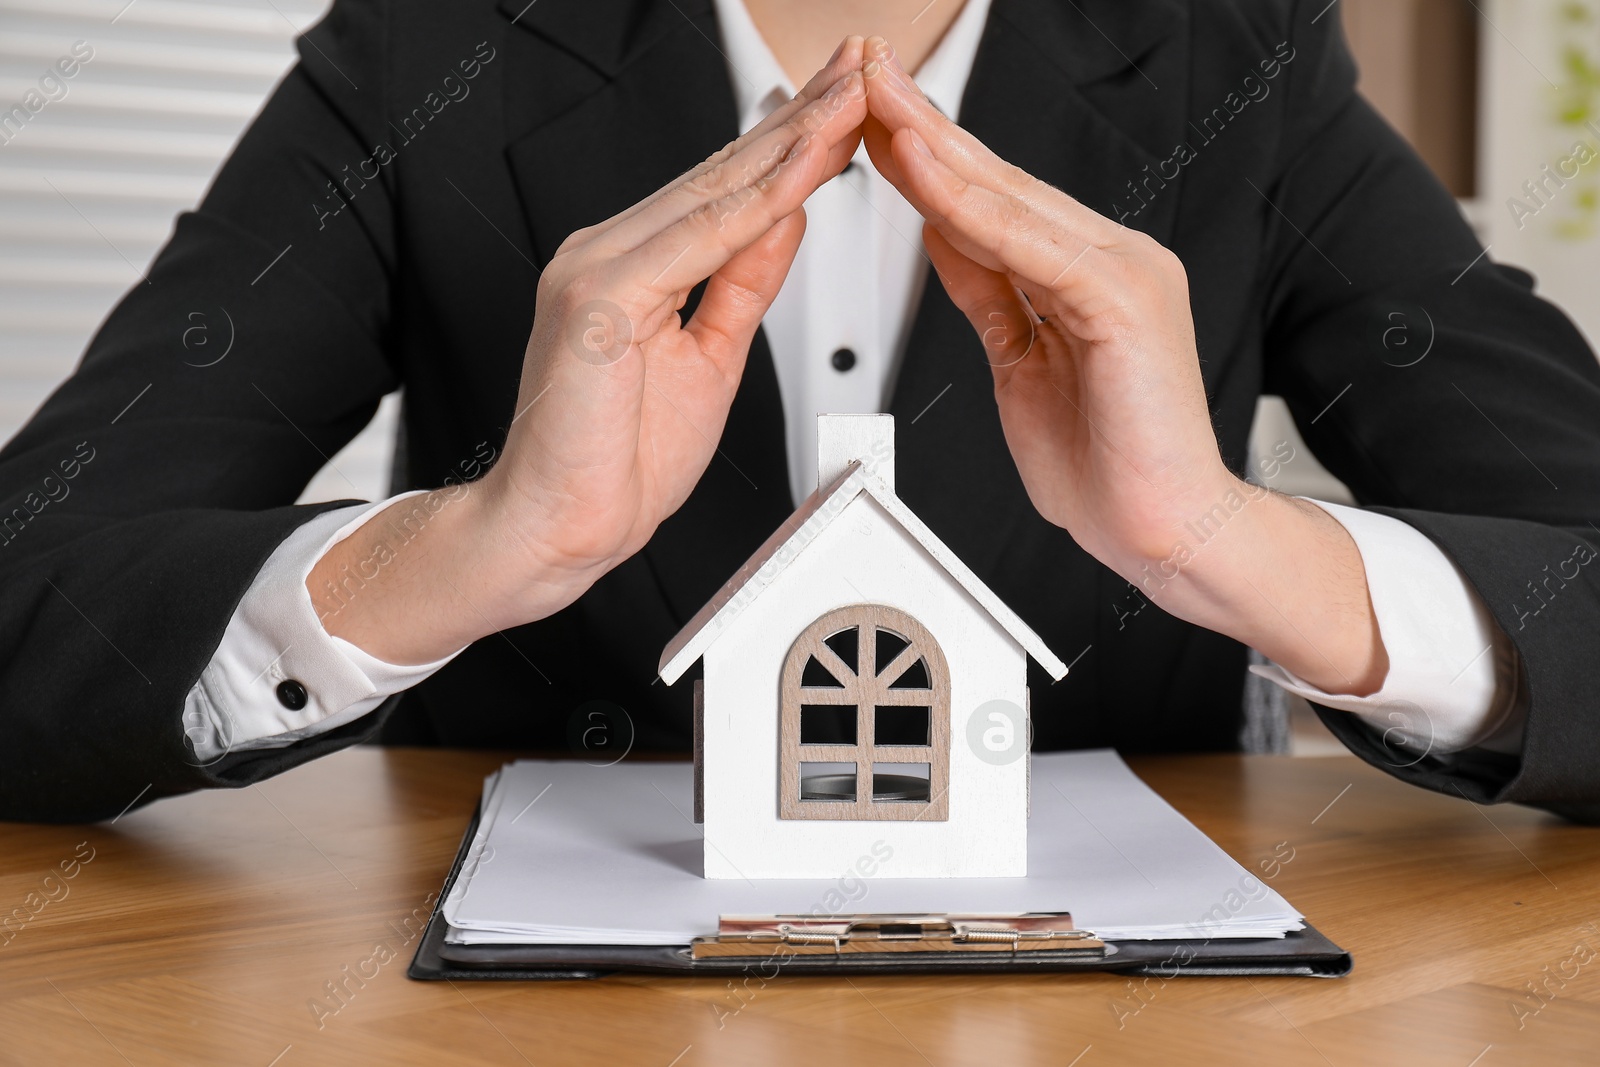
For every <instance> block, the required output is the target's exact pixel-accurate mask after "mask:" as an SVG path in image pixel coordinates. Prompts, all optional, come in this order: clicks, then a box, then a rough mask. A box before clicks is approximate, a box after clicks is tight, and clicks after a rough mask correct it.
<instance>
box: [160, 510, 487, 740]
mask: <svg viewBox="0 0 1600 1067" xmlns="http://www.w3.org/2000/svg"><path fill="white" fill-rule="evenodd" d="M418 495H420V491H419V492H416V493H405V494H402V495H400V496H396V497H391V498H390V499H388V500H383V501H379V502H378V503H376V504H358V505H355V506H352V507H348V508H339V509H337V510H335V511H329V512H325V513H324V514H321V515H318V516H317V517H316V518H314V519H312V520H311V521H309V522H307V523H305V524H304V525H303V526H301V527H300V528H299V529H297V530H295V532H294V533H292V534H290V535H289V537H288V538H286V539H285V540H284V542H283V543H282V544H281V545H279V546H278V547H277V549H276V550H274V552H273V553H272V555H271V556H270V557H268V559H267V562H266V563H265V565H263V566H262V568H261V570H260V572H259V573H257V575H256V577H255V581H253V582H252V583H251V584H250V588H249V589H247V590H246V591H245V594H244V597H243V598H242V599H241V600H240V601H239V605H238V607H237V608H235V609H234V613H233V618H231V619H230V620H228V626H227V629H226V630H225V631H224V632H223V635H222V642H221V643H220V644H219V645H218V646H217V650H216V652H215V653H214V654H213V655H212V657H211V662H210V663H209V664H207V665H206V669H205V670H204V671H203V672H201V675H200V680H199V681H198V682H196V683H195V685H194V688H192V689H190V690H189V693H188V696H187V697H186V699H185V701H184V714H183V724H184V736H185V737H187V738H188V740H189V743H190V744H191V745H192V746H193V748H194V754H195V759H196V760H197V761H199V762H200V764H201V765H202V766H204V765H207V764H210V763H214V762H216V761H217V760H219V759H221V758H222V757H223V756H226V755H227V754H228V753H230V752H241V751H249V750H252V749H263V748H284V747H287V746H288V745H291V744H293V743H294V742H296V741H301V740H304V739H305V738H308V737H313V736H315V735H317V734H322V733H326V732H328V731H329V730H333V729H336V728H337V727H340V726H343V725H345V724H346V723H349V722H353V721H354V720H356V719H358V718H360V717H361V716H362V715H365V714H367V713H368V712H370V711H371V710H373V709H374V708H376V707H377V706H378V705H379V704H381V703H383V701H384V700H385V699H387V698H388V697H390V696H392V695H393V694H395V693H398V692H401V691H402V690H405V689H409V688H411V687H412V686H414V685H416V684H417V683H419V682H421V681H422V680H423V679H425V678H427V677H429V676H430V675H432V674H433V673H434V672H435V671H437V670H438V669H439V668H440V667H443V666H444V665H445V664H446V663H449V662H450V661H451V660H452V659H454V658H455V657H456V656H457V655H459V654H460V650H459V649H458V650H457V651H456V652H452V653H451V654H450V655H448V656H446V657H444V658H443V659H440V660H436V661H435V662H433V663H425V664H422V665H420V666H400V665H397V664H393V663H387V662H385V661H383V660H380V659H378V658H376V657H375V656H372V655H369V654H368V653H366V652H364V651H363V650H361V649H360V648H357V647H356V646H355V645H353V644H351V643H350V642H348V641H346V640H344V639H342V638H339V637H334V636H332V635H331V634H329V633H328V632H327V631H326V630H325V629H323V627H322V621H321V620H320V619H319V618H318V617H317V613H316V611H315V609H314V608H313V607H312V605H311V596H310V594H308V593H307V592H306V576H307V575H309V574H310V573H311V569H312V568H313V567H315V566H316V564H317V561H318V560H320V559H321V558H322V557H323V555H324V554H326V553H327V551H328V549H330V548H331V547H333V546H334V545H336V544H338V543H339V542H340V541H342V540H344V539H345V538H346V537H348V536H349V535H350V534H351V533H353V532H355V530H357V529H358V528H360V527H361V526H362V524H364V523H365V522H366V521H367V520H368V519H370V518H371V517H372V516H373V515H375V514H377V513H378V512H380V511H382V510H383V509H385V508H387V507H389V506H390V505H391V504H393V503H395V502H396V501H399V500H404V499H407V498H408V497H412V496H418ZM361 584H362V582H361V579H360V578H359V577H358V576H357V575H355V574H351V575H349V576H347V578H346V582H345V585H346V592H347V593H348V594H349V595H350V596H359V595H360V585H361ZM285 683H292V686H290V685H286V684H285ZM280 687H283V688H284V692H283V693H282V694H280ZM285 698H287V699H285ZM295 704H299V705H300V706H299V707H295V706H293V705H295Z"/></svg>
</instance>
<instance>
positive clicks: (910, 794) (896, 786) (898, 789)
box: [872, 763, 933, 804]
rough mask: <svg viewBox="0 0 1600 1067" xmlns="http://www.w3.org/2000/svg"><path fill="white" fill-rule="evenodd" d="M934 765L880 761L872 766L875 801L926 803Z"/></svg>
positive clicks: (873, 796)
mask: <svg viewBox="0 0 1600 1067" xmlns="http://www.w3.org/2000/svg"><path fill="white" fill-rule="evenodd" d="M932 769H933V768H932V766H931V765H930V764H927V763H878V764H874V765H873V768H872V799H873V802H874V803H888V802H891V801H895V802H899V803H912V804H926V803H927V802H928V796H929V789H928V783H929V779H930V778H931V776H932V775H931V772H932Z"/></svg>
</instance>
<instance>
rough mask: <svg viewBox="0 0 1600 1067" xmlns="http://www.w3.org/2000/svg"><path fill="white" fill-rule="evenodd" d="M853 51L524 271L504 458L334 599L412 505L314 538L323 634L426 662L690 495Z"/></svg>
mask: <svg viewBox="0 0 1600 1067" xmlns="http://www.w3.org/2000/svg"><path fill="white" fill-rule="evenodd" d="M861 49H862V42H861V39H860V38H850V39H848V40H846V41H845V43H844V44H842V45H841V46H840V48H839V51H838V52H836V53H835V54H834V57H833V59H832V60H830V61H829V64H828V65H827V66H826V67H825V68H823V70H822V71H820V72H819V73H818V74H817V75H816V77H814V78H813V79H812V80H811V82H810V83H808V84H807V86H806V88H805V89H804V90H802V91H801V92H800V93H799V94H797V95H796V97H795V99H794V100H793V101H791V102H790V103H789V104H788V105H786V106H785V107H784V108H782V109H780V110H779V111H778V112H776V113H774V114H773V115H772V116H771V117H770V118H769V119H768V120H767V121H766V122H763V123H762V124H761V125H759V126H757V127H756V128H755V129H753V130H751V131H750V132H749V133H747V134H746V135H745V136H743V137H741V138H739V139H738V140H737V141H735V142H733V143H732V144H730V145H729V146H727V147H726V148H725V149H723V150H722V151H721V152H718V153H717V154H716V155H714V156H712V157H711V158H710V159H708V160H707V161H706V162H705V163H703V164H701V165H700V166H699V167H697V168H695V169H694V170H692V171H691V172H689V173H688V174H686V175H684V176H683V177H682V178H680V179H678V180H677V181H675V182H673V183H671V184H670V185H668V186H667V187H665V188H663V189H662V190H660V191H658V192H657V193H656V194H654V195H653V196H651V197H649V198H647V199H645V200H643V201H641V202H640V203H638V204H636V205H635V206H633V207H632V208H630V209H628V210H627V211H624V212H623V213H621V214H620V215H617V216H615V217H614V218H611V219H608V220H607V221H605V222H603V223H600V224H599V225H596V226H591V227H589V228H588V229H584V230H580V231H578V232H577V233H574V234H573V235H572V236H570V237H569V238H567V240H566V241H565V242H564V243H563V244H562V245H561V247H560V248H559V249H558V250H557V252H556V254H555V256H554V257H552V259H551V261H550V263H549V264H548V265H547V266H546V267H545V270H544V272H543V274H542V275H541V277H540V280H539V285H538V294H537V300H536V310H535V315H534V325H533V331H532V335H531V337H530V338H529V341H528V348H527V353H526V356H525V359H524V363H523V376H522V383H521V387H520V392H519V395H518V397H517V403H516V417H515V419H514V420H513V423H512V426H511V429H510V433H509V436H508V438H507V440H506V446H505V451H504V454H503V456H502V458H501V460H500V461H499V463H497V464H496V465H495V466H494V467H493V469H491V470H490V472H489V473H488V475H487V476H485V477H484V478H483V479H482V480H481V481H480V482H477V483H474V484H472V485H471V486H469V487H467V491H465V492H462V491H461V490H460V489H459V487H458V489H457V490H456V491H445V493H446V494H447V495H448V496H450V497H452V498H453V499H450V500H449V501H448V502H446V503H445V504H444V506H442V507H438V509H437V511H436V512H435V513H433V514H432V515H431V518H430V519H429V520H428V522H427V524H426V526H425V528H424V529H423V532H422V535H420V536H416V537H415V538H414V540H412V541H411V542H410V543H408V544H406V545H405V546H404V548H400V549H395V550H394V551H393V552H392V557H393V558H392V559H391V561H390V562H388V563H387V564H385V565H383V566H382V567H381V569H380V574H379V576H378V577H377V578H376V579H375V580H371V581H365V584H364V585H363V586H362V587H361V588H360V590H359V591H358V592H357V593H356V594H355V595H353V596H348V595H347V596H346V598H345V601H344V602H342V603H341V602H338V601H335V600H333V599H332V598H330V597H329V596H328V594H327V593H326V592H325V591H324V587H325V583H326V582H327V581H329V580H332V581H335V582H337V581H338V580H339V576H340V573H341V572H340V566H341V565H347V566H348V565H353V564H354V563H355V562H357V561H363V560H368V559H370V558H371V557H372V554H373V553H374V551H375V550H377V549H378V547H379V544H380V542H384V541H388V542H389V543H390V544H391V545H392V543H393V541H394V540H395V538H394V532H393V531H394V528H395V526H396V525H397V521H396V520H397V519H398V517H401V516H404V515H406V514H414V513H415V512H416V503H417V501H415V500H408V501H401V502H399V503H397V504H395V505H393V506H392V507H391V508H389V509H386V510H385V511H384V512H382V513H380V514H379V515H377V516H375V517H374V518H373V519H372V520H370V521H368V522H367V523H366V524H365V525H364V526H363V527H362V528H361V529H359V530H357V531H356V532H355V534H353V535H352V536H351V537H349V538H347V539H346V540H345V541H342V542H340V543H339V544H338V545H335V546H334V547H333V548H332V549H330V550H329V552H328V553H327V554H326V555H325V556H324V557H323V559H322V560H321V561H320V562H319V563H318V564H317V566H316V568H314V569H313V571H312V573H311V575H310V576H309V577H308V578H307V580H306V586H307V589H308V591H309V592H310V593H311V596H312V601H313V603H314V604H315V605H316V606H317V608H318V612H319V614H320V615H322V618H323V624H324V627H325V628H326V629H327V631H328V632H329V633H330V634H334V635H336V636H339V637H342V638H344V639H346V640H348V641H351V642H353V643H354V644H356V645H357V646H359V647H361V648H363V649H364V650H366V651H367V652H369V653H371V654H372V655H375V656H378V657H379V658H381V659H385V660H387V661H389V662H394V663H422V662H428V661H431V660H433V659H437V658H439V657H441V656H443V655H446V654H448V653H450V652H453V651H454V650H455V649H457V648H460V647H461V646H462V645H464V644H467V643H469V642H470V641H472V640H475V639H477V638H478V637H481V636H484V635H486V634H489V633H493V632H495V631H497V630H501V629H505V628H507V627H509V626H514V625H520V624H522V623H526V622H530V621H533V620H536V619H540V618H544V617H546V616H548V615H550V614H552V613H554V612H555V611H557V610H559V609H560V608H562V607H564V606H566V605H567V604H569V603H571V602H572V601H574V600H576V599H577V598H578V597H579V596H580V595H582V593H583V592H584V591H585V590H586V589H588V588H589V586H590V585H592V584H593V583H594V582H595V581H596V580H597V579H598V578H599V577H600V576H601V575H603V574H605V573H606V571H608V570H610V569H611V568H612V567H615V566H616V565H617V564H618V563H620V562H622V561H623V560H625V559H627V558H628V557H629V556H631V555H632V554H634V553H635V552H637V551H638V550H639V549H640V548H642V547H643V546H644V544H645V542H646V541H648V540H649V538H650V536H651V534H652V533H653V532H654V531H655V529H656V527H657V526H658V525H659V524H660V523H661V522H662V521H663V520H664V519H666V517H667V516H669V515H671V514H672V512H673V511H675V510H676V509H677V508H678V507H679V506H680V505H681V504H682V503H683V502H684V500H685V499H687V498H688V495H689V493H690V491H691V490H692V489H693V488H694V486H695V483H696V482H698V481H699V479H700V476H701V474H703V473H704V471H705V469H706V466H707V464H708V463H709V462H710V460H711V458H712V456H713V455H714V454H715V450H716V444H717V441H718V439H719V438H720V437H721V435H722V428H723V424H724V422H725V420H726V418H727V414H728V410H729V407H730V406H731V404H732V402H733V396H734V393H735V391H736V390H737V388H738V384H739V379H740V376H741V374H742V373H743V370H744V362H745V356H746V353H747V352H748V350H749V346H750V342H751V340H752V339H753V338H754V336H755V332H756V329H757V327H758V326H759V325H760V322H761V318H762V316H763V315H764V314H765V313H766V311H767V308H768V307H769V306H771V303H772V300H773V298H774V297H775V296H776V295H777V293H778V289H779V287H780V286H781V285H782V284H783V280H784V278H785V276H786V275H787V273H788V271H789V267H790V265H791V264H792V263H793V261H794V256H795V253H796V251H797V249H798V248H799V245H800V238H801V235H802V233H803V232H804V229H805V219H804V212H803V210H802V208H801V205H802V204H803V203H804V201H805V199H806V198H807V197H808V196H810V195H811V193H812V192H814V191H815V190H816V189H817V188H818V187H819V186H821V185H822V183H824V182H826V181H828V180H829V179H831V178H832V177H834V176H835V175H837V174H838V173H839V172H840V171H842V170H843V169H844V167H845V165H846V164H847V163H848V162H849V161H850V157H851V156H852V155H853V154H854V152H855V150H856V146H857V144H858V143H859V140H860V132H861V126H862V123H863V121H864V120H865V117H866V91H865V88H864V86H863V83H862V78H861V74H860V69H859V68H860V66H861ZM702 281H706V282H707V286H706V289H705V293H704V295H703V297H702V298H701V300H700V303H699V305H698V307H697V308H696V310H695V313H694V315H693V316H692V317H691V318H690V319H689V321H688V322H686V323H685V322H681V321H680V316H679V315H678V311H679V309H680V308H682V307H683V305H684V303H685V302H686V300H687V299H688V296H689V293H690V291H691V290H692V289H693V288H694V287H695V286H696V285H698V284H700V283H701V282H702ZM433 503H435V504H437V503H438V502H437V501H434V502H433ZM371 569H372V568H370V567H368V568H367V570H368V571H370V570H371ZM363 573H365V572H363Z"/></svg>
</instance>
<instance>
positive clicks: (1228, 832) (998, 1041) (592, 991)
mask: <svg viewBox="0 0 1600 1067" xmlns="http://www.w3.org/2000/svg"><path fill="white" fill-rule="evenodd" d="M507 758H508V755H507V754H506V753H498V752H495V753H483V752H457V751H433V750H415V749H410V750H408V749H391V750H382V749H372V748H362V749H354V750H350V751H347V752H343V753H340V754H338V755H336V756H333V757H330V758H328V759H325V760H321V761H319V762H317V763H314V764H311V765H308V766H305V767H302V768H300V769H298V770H295V771H292V772H290V773H289V774H286V775H283V776H282V777H280V778H277V779H274V780H272V781H270V782H267V783H266V784H264V785H261V786H256V787H251V788H248V789H242V790H239V791H237V792H226V793H209V794H201V795H194V796H188V797H182V798H178V799H175V800H167V801H161V802H159V803H157V804H154V805H152V806H151V807H149V808H145V809H141V810H138V811H134V812H132V813H130V814H128V815H126V816H124V817H122V818H120V819H118V820H117V821H115V822H113V823H102V824H98V825H93V826H84V827H73V826H24V825H0V915H5V916H10V922H9V924H7V925H5V926H4V927H3V928H0V1062H3V1063H7V1064H11V1063H16V1064H28V1065H34V1064H51V1065H57V1064H61V1065H76V1064H132V1065H135V1067H147V1065H149V1067H154V1065H158V1064H220V1063H226V1064H243V1065H247V1067H269V1065H274V1064H275V1065H278V1067H299V1065H302V1064H365V1063H373V1064H393V1065H410V1064H419V1065H420V1064H428V1065H433V1064H467V1065H475V1064H484V1065H490V1064H508V1065H517V1064H540V1065H544V1064H643V1065H648V1067H669V1065H674V1064H676V1065H678V1067H691V1065H695V1064H796V1065H804V1067H814V1065H818V1064H828V1065H832V1064H871V1065H875V1067H876V1065H885V1067H886V1065H899V1064H934V1065H939V1067H944V1065H956V1064H973V1065H981V1067H1001V1065H1009V1064H1035V1063H1038V1064H1058V1065H1069V1064H1076V1065H1078V1067H1099V1065H1103V1064H1162V1065H1184V1064H1212V1063H1216V1064H1241V1063H1271V1064H1310V1065H1336V1067H1345V1065H1351V1067H1354V1065H1367V1064H1389V1063H1392V1064H1406V1065H1419V1064H1420V1065H1432V1064H1440V1065H1448V1067H1469V1065H1470V1067H1499V1065H1503V1064H1540V1065H1552V1064H1579V1063H1595V1062H1600V955H1597V952H1600V932H1597V927H1596V926H1595V925H1594V924H1596V923H1600V831H1596V830H1591V829H1587V828H1583V827H1577V826H1571V825H1567V824H1564V823H1561V822H1560V821H1558V820H1556V819H1554V818H1551V817H1549V816H1546V815H1543V814H1540V813H1537V812H1533V811H1528V810H1525V809H1517V808H1477V807H1474V806H1473V805H1471V804H1468V803H1467V802H1466V801H1464V800H1460V799H1456V798H1450V797H1443V796H1436V795H1433V794H1429V793H1424V792H1422V791H1419V790H1415V789H1411V788H1408V787H1406V786H1402V785H1400V784H1399V783H1397V782H1395V781H1393V780H1391V779H1389V778H1387V777H1385V776H1384V775H1383V774H1381V773H1379V772H1378V771H1375V770H1373V769H1371V768H1369V767H1367V766H1365V765H1363V764H1361V763H1359V762H1357V761H1356V760H1355V759H1353V758H1350V757H1334V758H1327V759H1287V758H1281V757H1247V756H1203V757H1183V758H1161V759H1137V760H1133V761H1131V762H1132V764H1133V767H1134V769H1135V770H1136V771H1138V773H1139V774H1140V775H1141V776H1143V777H1144V779H1145V780H1146V781H1148V782H1149V783H1150V784H1151V785H1152V786H1154V787H1155V789H1156V790H1157V791H1158V792H1160V793H1161V794H1162V795H1163V796H1165V797H1166V798H1167V799H1168V800H1169V801H1171V802H1172V803H1173V804H1174V805H1176V806H1177V807H1178V808H1179V810H1181V811H1183V812H1184V813H1185V814H1187V815H1188V816H1189V817H1190V818H1191V819H1193V820H1194V821H1195V822H1196V823H1197V824H1198V825H1199V826H1200V828H1201V829H1202V830H1204V831H1205V832H1206V833H1208V834H1210V835H1211V836H1212V838H1213V839H1215V840H1216V841H1217V842H1218V843H1219V844H1220V845H1221V846H1222V847H1223V848H1224V849H1226V850H1227V851H1228V852H1229V853H1230V854H1231V855H1233V856H1234V857H1235V858H1236V859H1238V860H1239V862H1241V863H1242V864H1244V865H1245V866H1246V867H1248V868H1250V869H1252V870H1254V871H1256V872H1258V876H1259V877H1261V878H1263V879H1265V880H1267V881H1268V882H1269V883H1270V884H1271V885H1272V886H1273V887H1274V888H1276V889H1278V890H1279V891H1281V892H1282V893H1283V894H1284V895H1285V896H1286V897H1287V898H1288V899H1289V900H1290V901H1291V902H1292V903H1294V904H1295V905H1296V906H1297V907H1298V908H1300V909H1301V910H1302V911H1304V912H1305V913H1306V914H1307V915H1308V916H1309V917H1310V919H1311V920H1312V921H1313V922H1314V923H1315V924H1316V925H1317V926H1318V927H1319V928H1320V929H1322V930H1323V931H1324V932H1325V933H1327V934H1328V935H1329V936H1330V937H1332V938H1333V939H1334V940H1335V941H1337V942H1339V943H1340V944H1341V945H1343V946H1344V947H1345V948H1347V949H1349V950H1350V951H1351V952H1352V953H1354V955H1355V961H1356V966H1355V973H1354V974H1353V975H1352V976H1351V977H1349V978H1347V979H1342V980H1316V979H1291V978H1254V979H1246V978H1226V979H1218V978H1183V977H1180V978H1177V979H1174V980H1170V981H1163V980H1161V979H1159V978H1151V979H1147V980H1146V979H1139V980H1134V981H1130V980H1128V979H1126V978H1119V977H1115V976H1112V975H1103V974H1093V975H1072V976H1033V975H1029V976H1015V977H1011V976H1003V977H989V978H983V979H964V978H955V977H936V978H895V977H882V978H873V979H854V980H843V979H838V980H836V979H814V978H813V979H804V978H789V977H781V976H780V977H778V978H776V979H774V980H771V981H765V982H764V981H763V980H762V979H760V978H759V977H752V978H751V979H749V980H748V981H746V982H745V983H743V984H738V985H736V984H732V983H729V982H728V981H726V980H723V979H718V980H711V979H666V978H644V977H628V976H615V977H611V978H607V979H604V980H601V981H597V982H571V983H552V984H531V983H530V984H513V983H487V982H485V983H466V982H457V983H421V982H412V981H410V980H408V979H407V978H406V977H405V973H404V972H405V968H406V965H407V964H408V963H409V961H410V957H411V953H412V951H413V950H414V948H415V931H416V930H418V929H419V928H420V924H421V921H422V920H423V919H424V918H425V917H426V916H427V914H428V911H429V909H430V907H431V905H432V900H433V894H435V893H436V892H437V891H438V888H439V883H440V880H441V879H442V877H443V875H444V873H445V870H446V868H447V867H448V865H449V863H450V860H451V858H452V856H453V855H454V853H455V849H456V846H457V844H458V842H459V838H460V835H461V832H462V829H463V827H464V826H465V825H466V821H467V818H468V814H469V812H470V811H471V809H472V806H473V804H474V803H475V801H476V800H477V797H478V794H479V791H480V788H481V784H482V778H483V775H484V774H485V773H487V772H489V771H491V770H493V769H494V768H495V767H496V766H498V765H499V764H500V763H501V762H503V761H504V760H505V759H507ZM129 799H130V800H132V799H133V798H131V797H130V798H129ZM84 857H89V858H88V859H85V858H84ZM69 871H70V872H71V874H70V876H68V873H67V872H69ZM17 909H20V914H21V915H25V916H29V918H27V919H26V921H24V920H22V919H21V918H19V917H18V910H17ZM1530 986H1531V988H1532V989H1535V990H1537V993H1536V994H1535V993H1533V992H1530ZM330 990H337V991H338V992H337V996H336V995H335V994H334V993H333V992H330Z"/></svg>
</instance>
